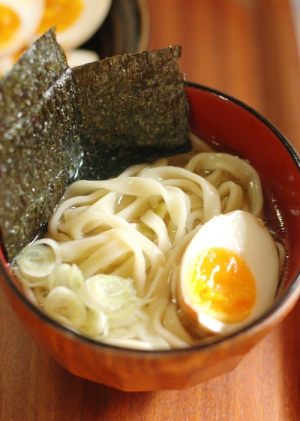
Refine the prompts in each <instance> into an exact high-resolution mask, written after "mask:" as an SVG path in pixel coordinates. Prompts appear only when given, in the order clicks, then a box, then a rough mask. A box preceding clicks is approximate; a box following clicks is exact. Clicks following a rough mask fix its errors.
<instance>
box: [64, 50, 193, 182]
mask: <svg viewBox="0 0 300 421" xmlns="http://www.w3.org/2000/svg"><path fill="white" fill-rule="evenodd" d="M180 55H181V47H180V46H173V47H169V48H165V49H161V50H154V51H144V52H142V53H137V54H124V55H119V56H114V57H109V58H106V59H104V60H100V61H97V62H93V63H89V64H86V65H83V66H79V67H75V68H74V69H73V72H72V73H73V80H74V84H75V88H76V95H77V100H78V104H79V108H80V111H81V119H82V126H81V133H80V138H81V142H82V146H83V149H84V161H83V166H82V167H81V171H80V174H79V176H80V178H88V179H101V178H105V177H107V176H112V175H116V174H117V173H118V172H120V171H121V170H123V169H125V168H126V167H128V165H131V164H133V163H136V162H141V161H149V160H153V159H154V158H157V157H159V156H163V155H164V156H165V155H168V154H169V155H170V153H172V154H174V153H179V152H184V151H187V150H189V149H190V146H191V145H190V142H189V140H188V131H189V127H188V103H187V99H186V92H185V85H186V82H185V79H184V75H183V74H182V73H181V72H180V69H179V64H178V60H179V57H180Z"/></svg>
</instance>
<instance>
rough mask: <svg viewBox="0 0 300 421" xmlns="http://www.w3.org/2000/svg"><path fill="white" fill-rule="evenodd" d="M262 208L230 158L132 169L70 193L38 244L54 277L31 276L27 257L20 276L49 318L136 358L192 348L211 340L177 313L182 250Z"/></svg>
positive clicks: (251, 172)
mask: <svg viewBox="0 0 300 421" xmlns="http://www.w3.org/2000/svg"><path fill="white" fill-rule="evenodd" d="M177 162H180V163H183V166H182V167H179V166H177ZM262 206H263V195H262V188H261V183H260V179H259V176H258V174H257V172H256V171H255V169H254V168H253V167H252V166H251V165H250V164H248V163H247V162H246V161H244V160H242V159H239V158H237V157H235V156H233V155H230V154H227V153H217V152H213V151H205V152H199V153H197V151H196V152H195V151H194V152H193V154H191V155H185V156H179V157H175V158H171V159H170V160H168V159H159V160H158V161H156V162H154V163H153V164H152V165H150V164H141V165H135V166H132V167H130V168H128V169H127V170H126V171H124V172H123V173H122V174H120V175H119V176H118V177H116V178H114V179H109V180H103V181H102V180H101V181H77V182H75V183H74V184H72V185H71V186H70V187H69V188H68V189H67V191H66V193H65V196H64V199H63V201H62V202H61V203H60V204H59V205H58V207H57V209H56V211H55V213H54V214H53V215H52V217H51V219H50V221H49V224H48V233H47V236H46V237H47V238H46V239H41V240H38V241H39V242H40V246H41V247H46V248H47V250H48V251H49V250H50V251H51V254H53V255H54V256H55V259H56V264H55V266H56V269H55V270H53V269H51V274H50V275H49V274H46V275H45V274H44V275H36V276H33V277H32V276H29V275H28V274H27V273H26V270H24V269H22V268H21V263H20V262H21V257H20V256H22V253H21V255H20V256H19V257H18V258H17V259H16V263H15V265H14V271H15V273H16V274H17V276H18V278H19V279H20V280H21V282H22V283H23V285H24V288H25V289H26V291H27V294H28V295H30V297H31V299H32V300H33V301H34V302H35V303H36V304H37V305H39V306H41V307H42V308H44V310H45V311H46V313H48V314H49V315H51V317H53V318H55V319H56V320H58V321H59V322H60V323H63V324H65V325H67V326H69V327H71V328H73V329H75V330H76V331H78V332H80V333H82V334H84V335H87V336H89V337H92V338H94V339H95V340H99V341H102V342H107V343H110V344H113V345H117V346H121V347H130V348H139V349H169V348H178V347H186V346H190V345H192V344H194V343H195V341H204V340H205V338H206V336H207V333H205V332H201V331H200V330H199V329H198V328H196V327H195V326H192V324H191V323H190V321H189V320H187V318H186V317H185V316H184V315H183V314H182V312H181V311H180V309H179V308H178V297H177V286H176V285H177V278H178V268H179V265H180V261H181V257H182V255H183V252H184V250H185V249H186V247H187V245H188V243H189V242H190V241H191V239H192V238H193V236H194V235H195V233H196V232H197V231H198V230H199V229H201V226H202V225H203V224H204V223H205V222H207V221H209V220H210V219H211V218H213V217H214V216H217V215H219V214H220V213H228V212H231V211H233V210H238V209H242V210H246V211H247V212H251V213H252V214H254V215H255V216H257V217H262ZM51 240H54V241H53V242H50V243H47V244H45V241H46V242H47V241H48V242H49V241H51ZM33 244H39V243H38V242H36V243H33ZM53 244H54V245H53ZM27 248H29V249H30V248H32V245H30V246H29V247H27ZM30 258H31V257H30ZM37 260H39V258H36V257H35V256H34V257H33V258H32V261H34V264H35V263H36V261H37ZM52 260H53V259H52ZM57 267H58V268H57Z"/></svg>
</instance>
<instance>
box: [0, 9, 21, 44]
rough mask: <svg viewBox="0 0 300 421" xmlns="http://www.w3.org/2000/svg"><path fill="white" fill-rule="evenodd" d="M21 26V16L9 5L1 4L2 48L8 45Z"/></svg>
mask: <svg viewBox="0 0 300 421" xmlns="http://www.w3.org/2000/svg"><path fill="white" fill-rule="evenodd" d="M19 27H20V18H19V16H18V15H17V14H16V13H15V12H14V11H13V10H12V9H10V8H9V7H7V6H4V5H0V49H1V48H4V47H6V45H7V44H8V43H9V41H10V40H11V39H12V38H13V37H14V35H15V33H16V32H17V31H18V29H19Z"/></svg>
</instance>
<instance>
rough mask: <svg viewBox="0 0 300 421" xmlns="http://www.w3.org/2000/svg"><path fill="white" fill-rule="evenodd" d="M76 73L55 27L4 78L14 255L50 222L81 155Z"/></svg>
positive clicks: (0, 88)
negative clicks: (74, 84)
mask: <svg viewBox="0 0 300 421" xmlns="http://www.w3.org/2000/svg"><path fill="white" fill-rule="evenodd" d="M70 74H71V70H70V69H69V67H68V64H67V61H66V57H65V54H64V52H63V50H62V49H61V47H60V45H59V44H58V43H57V42H56V37H55V32H54V30H50V31H49V32H47V33H46V34H45V35H44V36H43V37H41V38H40V39H39V40H38V41H36V43H35V44H34V45H33V46H32V47H31V48H30V49H29V50H28V51H27V52H25V53H24V54H23V55H22V57H21V58H20V60H19V61H18V62H17V63H16V65H15V66H14V68H13V69H12V71H11V72H10V73H8V74H7V75H6V76H4V77H3V78H2V79H1V80H0V121H1V124H0V175H1V184H0V227H1V239H2V241H3V243H4V245H5V251H6V254H7V256H8V258H9V259H11V258H13V257H14V256H15V255H16V254H17V253H18V252H19V251H20V250H21V248H22V247H24V246H25V245H26V244H28V242H30V241H31V240H32V239H33V238H34V237H35V236H36V235H37V233H38V231H39V229H40V227H41V226H42V225H43V224H45V222H46V221H47V219H48V218H49V216H50V215H51V213H52V212H53V210H54V208H55V206H56V205H57V203H58V201H59V200H60V198H61V197H62V195H63V193H64V191H65V189H66V187H67V184H68V181H69V179H70V178H72V176H73V174H74V173H75V171H76V170H77V168H78V165H79V162H80V159H81V146H80V140H79V134H78V127H77V126H78V121H79V120H78V112H77V106H76V104H77V103H76V100H75V91H74V87H73V84H72V78H71V77H70Z"/></svg>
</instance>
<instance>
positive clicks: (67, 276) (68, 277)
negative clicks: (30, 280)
mask: <svg viewBox="0 0 300 421" xmlns="http://www.w3.org/2000/svg"><path fill="white" fill-rule="evenodd" d="M83 282H84V278H83V275H82V272H81V270H80V269H79V267H78V266H77V265H75V264H73V265H69V264H68V263H61V264H60V265H58V266H56V267H55V268H54V269H53V271H52V272H51V273H50V275H49V277H48V286H49V290H50V291H51V290H52V289H53V288H55V287H57V286H65V287H67V288H70V289H71V290H72V291H77V290H78V289H79V288H80V287H81V286H82V285H83Z"/></svg>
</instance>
